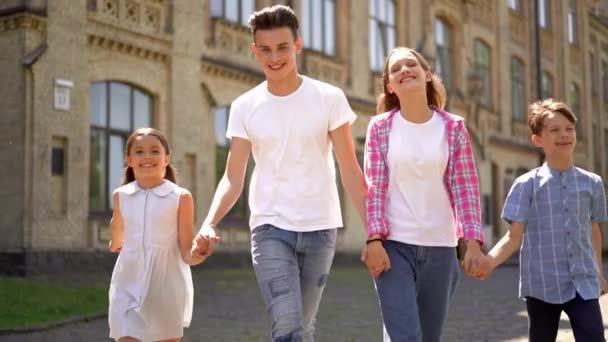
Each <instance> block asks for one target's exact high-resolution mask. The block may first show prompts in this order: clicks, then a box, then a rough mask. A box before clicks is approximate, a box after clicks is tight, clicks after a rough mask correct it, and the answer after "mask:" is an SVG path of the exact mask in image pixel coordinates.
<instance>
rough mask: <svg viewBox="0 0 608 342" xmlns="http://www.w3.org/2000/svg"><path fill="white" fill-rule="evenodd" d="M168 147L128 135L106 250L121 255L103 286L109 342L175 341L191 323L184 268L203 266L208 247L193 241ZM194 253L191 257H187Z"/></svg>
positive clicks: (190, 216) (190, 214) (155, 134)
mask: <svg viewBox="0 0 608 342" xmlns="http://www.w3.org/2000/svg"><path fill="white" fill-rule="evenodd" d="M169 159H170V156H169V146H168V144H167V140H166V139H165V138H164V136H163V135H162V134H161V133H160V132H159V131H157V130H155V129H152V128H140V129H137V130H135V131H134V132H133V133H132V134H131V136H130V137H129V139H128V140H127V146H126V161H127V168H126V170H125V177H124V179H123V182H122V184H123V185H122V186H121V187H119V188H118V189H116V190H115V191H114V194H113V203H114V212H113V215H112V221H111V224H110V225H111V230H112V240H111V242H110V250H111V251H112V252H120V254H119V256H118V259H117V260H116V265H115V266H114V272H113V273H112V282H111V284H110V293H109V296H110V307H109V310H108V320H109V324H110V337H111V338H113V339H116V340H117V341H119V342H126V341H179V339H180V338H181V337H182V336H183V332H184V327H188V326H189V325H190V319H191V317H192V297H193V289H192V275H191V273H190V266H189V265H196V264H199V263H201V262H203V261H204V260H205V259H206V258H207V257H208V255H207V254H206V253H199V252H198V250H203V251H204V250H205V249H206V248H205V246H207V245H208V240H204V239H200V238H199V239H196V240H195V239H194V228H193V224H194V204H193V200H192V195H191V194H190V192H188V190H186V189H184V188H181V187H179V186H177V185H176V184H175V172H174V170H173V168H172V167H171V165H170V164H169ZM193 250H197V252H196V253H194V254H193V253H192V251H193Z"/></svg>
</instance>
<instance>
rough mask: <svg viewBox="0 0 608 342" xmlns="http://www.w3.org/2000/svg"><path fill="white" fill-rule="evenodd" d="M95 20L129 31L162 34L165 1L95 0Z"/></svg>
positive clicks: (165, 10)
mask: <svg viewBox="0 0 608 342" xmlns="http://www.w3.org/2000/svg"><path fill="white" fill-rule="evenodd" d="M96 1H97V3H96V7H95V8H96V9H97V10H96V12H95V14H94V15H95V16H96V17H97V19H99V20H102V21H106V22H108V23H111V24H113V25H117V26H120V27H123V28H127V29H129V30H135V31H141V32H147V33H156V34H158V33H163V31H162V29H163V27H164V25H163V24H164V23H165V20H166V18H167V4H166V3H165V0H96Z"/></svg>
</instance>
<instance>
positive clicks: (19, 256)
mask: <svg viewBox="0 0 608 342" xmlns="http://www.w3.org/2000/svg"><path fill="white" fill-rule="evenodd" d="M276 3H282V4H286V5H289V6H291V7H292V8H294V10H295V11H296V12H297V14H298V15H299V17H300V19H301V35H302V37H303V39H304V44H305V49H304V50H303V52H302V54H301V55H300V56H299V59H298V63H299V70H300V72H302V73H303V74H306V75H309V76H311V77H314V78H318V79H321V80H324V81H327V82H329V83H332V84H334V85H336V86H338V87H340V88H342V89H343V90H344V91H345V93H346V94H347V97H348V99H349V101H350V104H351V106H352V107H353V109H354V110H355V112H356V113H357V114H358V116H359V118H358V120H357V121H356V122H355V124H354V126H353V132H354V135H355V143H356V147H357V152H358V157H359V159H360V160H361V161H362V152H363V144H364V141H365V131H366V127H367V124H368V122H369V118H370V117H371V116H373V115H374V114H375V98H376V95H377V94H378V93H379V91H380V90H381V72H382V67H383V62H384V59H385V56H386V54H387V52H388V51H389V50H390V49H391V48H392V47H394V46H400V45H405V46H410V47H414V48H416V49H418V50H419V51H421V52H422V53H423V54H424V55H425V56H426V58H427V59H428V60H429V62H430V63H431V64H432V65H433V66H434V69H435V71H436V72H437V73H438V74H439V75H440V76H441V77H442V79H443V81H444V83H445V85H446V88H447V91H448V97H449V98H448V110H450V111H451V112H454V113H456V114H459V115H461V116H463V117H465V118H466V120H467V121H466V122H467V127H468V129H469V132H470V134H471V136H472V140H473V144H474V150H475V155H476V158H477V166H478V172H479V175H480V178H481V192H482V211H483V224H484V227H485V230H486V235H487V237H488V240H489V242H490V244H491V243H492V241H496V239H497V238H498V237H500V236H502V234H504V232H505V231H506V229H507V227H506V225H505V224H503V223H502V222H501V220H500V211H501V208H502V203H503V200H504V198H505V196H506V194H507V191H508V190H509V188H510V185H511V183H512V181H513V180H514V179H515V178H516V177H517V176H518V175H520V174H522V173H524V172H526V171H528V170H530V169H532V168H534V167H536V166H538V165H539V162H540V160H541V156H540V153H539V151H538V150H537V149H535V148H533V147H532V144H531V142H530V131H529V129H528V127H527V124H526V108H527V105H528V104H529V103H531V102H533V101H536V100H537V99H539V98H548V97H553V98H556V99H558V100H562V101H566V102H567V103H568V104H569V105H570V107H571V108H572V109H573V110H574V112H575V113H576V114H577V116H578V118H579V124H578V144H577V147H576V164H577V165H579V166H581V167H584V168H587V169H590V170H592V171H594V172H596V173H598V174H600V175H601V176H602V177H604V179H606V178H608V177H607V176H608V153H607V151H608V149H607V148H606V147H607V145H608V16H607V15H608V0H593V1H592V0H531V1H527V0H286V1H272V0H2V1H1V2H0V49H1V52H0V108H1V109H0V111H1V114H0V147H1V149H0V174H1V175H2V176H1V178H0V206H1V208H2V209H1V210H0V236H1V238H0V266H1V268H2V269H4V270H9V271H15V270H18V271H19V272H24V271H26V270H29V269H35V268H37V267H47V266H49V265H65V264H66V263H67V264H69V263H70V262H72V263H73V262H74V259H76V258H82V260H84V259H85V258H86V255H107V252H105V251H106V249H107V248H106V247H107V244H108V240H109V229H108V228H109V219H110V216H111V193H112V190H113V189H114V188H116V187H117V186H118V185H119V182H120V178H121V176H122V167H123V153H124V144H125V141H126V138H127V136H128V135H129V133H130V132H131V131H132V130H133V129H134V128H136V127H141V126H153V127H156V128H158V129H160V130H161V131H163V132H164V133H165V134H166V135H167V137H168V139H169V142H170V145H171V147H172V160H173V164H174V165H175V166H176V167H177V169H178V170H179V171H180V182H181V184H182V185H184V186H185V187H187V188H188V189H190V190H191V192H192V193H193V194H194V198H195V204H196V208H197V222H198V223H197V224H200V222H201V220H202V219H203V218H204V216H205V215H206V210H207V209H208V206H209V204H210V201H211V198H212V195H213V191H214V189H215V185H216V184H217V182H218V180H219V178H220V177H221V175H222V173H223V171H224V163H225V158H226V153H227V149H228V141H227V139H226V138H225V137H224V133H225V129H226V124H227V117H228V113H229V108H230V103H231V102H232V101H233V100H234V99H235V98H236V97H238V96H239V95H240V94H242V93H243V92H245V91H247V90H248V89H250V88H252V87H253V86H255V85H256V84H258V83H259V82H261V81H262V80H263V74H262V73H261V71H260V69H259V68H258V66H257V63H256V61H255V59H254V56H253V54H252V52H251V49H250V44H251V35H250V32H249V30H248V27H247V24H246V23H247V21H248V18H249V15H250V14H251V13H252V12H253V11H254V10H255V9H259V8H262V7H265V6H268V5H271V4H276ZM252 168H253V163H250V169H249V172H248V178H249V176H250V174H251V170H252ZM246 197H247V190H245V192H244V194H243V196H242V197H241V199H240V200H239V201H238V203H237V205H236V206H235V208H234V209H233V210H232V211H231V212H230V214H229V215H228V217H227V218H226V219H225V220H224V221H223V222H222V225H221V227H222V228H221V233H220V234H222V237H223V241H222V245H221V250H223V251H238V252H246V251H248V250H249V228H248V227H247V217H248V207H247V204H246ZM343 197H344V196H343ZM343 213H344V224H345V228H344V229H343V230H341V232H340V235H339V241H338V249H339V251H340V252H345V253H348V252H358V250H359V249H360V247H361V245H362V241H363V239H364V229H363V224H362V223H361V222H360V220H359V218H358V217H357V214H356V212H355V210H354V208H353V207H352V206H351V205H350V203H349V202H348V200H343ZM604 240H605V241H606V240H608V238H605V239H604ZM91 252H94V253H91ZM78 261H79V262H80V261H81V260H78Z"/></svg>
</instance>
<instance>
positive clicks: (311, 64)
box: [303, 51, 347, 88]
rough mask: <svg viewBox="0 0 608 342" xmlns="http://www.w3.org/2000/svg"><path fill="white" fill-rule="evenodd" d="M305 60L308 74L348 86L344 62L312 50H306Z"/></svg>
mask: <svg viewBox="0 0 608 342" xmlns="http://www.w3.org/2000/svg"><path fill="white" fill-rule="evenodd" d="M303 61H304V70H305V72H306V74H307V75H308V76H310V77H312V78H316V79H318V80H321V81H325V82H328V83H331V84H333V85H335V86H338V87H340V88H346V76H347V70H346V66H345V65H344V64H342V63H339V62H337V61H336V60H334V59H333V58H329V57H326V56H322V55H320V54H317V53H315V52H312V51H306V52H305V55H304V59H303Z"/></svg>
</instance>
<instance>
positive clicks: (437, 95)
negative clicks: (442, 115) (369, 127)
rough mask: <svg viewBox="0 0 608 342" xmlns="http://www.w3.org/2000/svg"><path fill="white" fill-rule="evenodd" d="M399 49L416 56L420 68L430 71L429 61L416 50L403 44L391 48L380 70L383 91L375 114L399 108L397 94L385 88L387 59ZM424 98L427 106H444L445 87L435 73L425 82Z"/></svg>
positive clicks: (386, 83)
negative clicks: (382, 68) (382, 69)
mask: <svg viewBox="0 0 608 342" xmlns="http://www.w3.org/2000/svg"><path fill="white" fill-rule="evenodd" d="M399 50H405V51H407V52H411V53H412V54H413V55H414V56H415V57H416V59H417V60H418V63H419V64H420V66H422V69H424V71H432V70H431V67H430V66H429V63H428V62H427V61H426V59H424V57H422V55H421V54H420V53H419V52H418V51H416V50H414V49H411V48H408V47H403V46H400V47H396V48H394V49H392V50H391V51H390V52H389V53H388V55H387V56H386V60H385V61H384V71H383V72H382V88H383V93H381V94H380V95H378V101H377V102H378V104H377V106H376V112H377V114H380V113H384V112H388V111H390V110H393V109H395V108H398V109H400V108H401V104H400V103H399V98H398V97H397V95H395V94H391V93H389V91H388V88H387V85H388V76H389V71H388V61H389V60H390V58H391V56H392V55H393V54H394V53H395V52H397V51H399ZM426 100H427V102H428V104H429V106H431V105H432V106H436V107H439V108H441V109H443V108H444V107H445V102H446V93H445V87H444V86H443V82H441V79H440V78H439V76H437V75H436V74H435V73H433V76H432V78H431V81H430V82H427V84H426Z"/></svg>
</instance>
